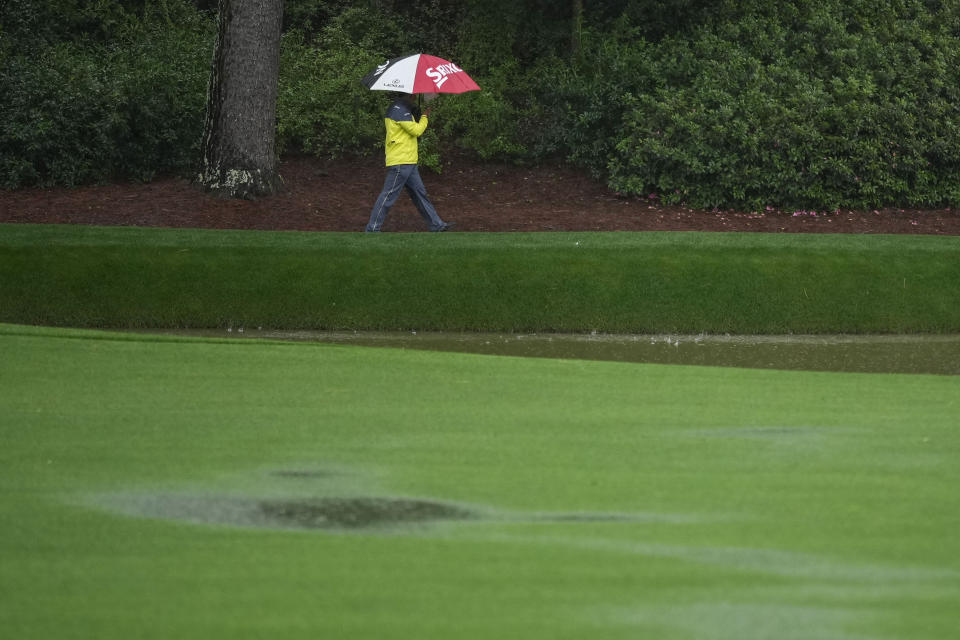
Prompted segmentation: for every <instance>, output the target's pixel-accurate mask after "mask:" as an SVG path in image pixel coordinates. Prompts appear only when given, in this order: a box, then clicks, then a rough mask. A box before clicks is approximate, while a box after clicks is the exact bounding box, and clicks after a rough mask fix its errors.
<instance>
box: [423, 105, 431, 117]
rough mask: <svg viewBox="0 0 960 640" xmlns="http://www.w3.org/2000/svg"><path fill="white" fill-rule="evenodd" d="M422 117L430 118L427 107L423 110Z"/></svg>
mask: <svg viewBox="0 0 960 640" xmlns="http://www.w3.org/2000/svg"><path fill="white" fill-rule="evenodd" d="M423 115H425V116H427V117H428V118H429V117H430V107H427V108H426V109H424V110H423Z"/></svg>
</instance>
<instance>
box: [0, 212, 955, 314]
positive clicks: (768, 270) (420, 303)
mask: <svg viewBox="0 0 960 640" xmlns="http://www.w3.org/2000/svg"><path fill="white" fill-rule="evenodd" d="M0 321H7V322H17V323H25V324H47V325H67V326H98V327H135V326H163V327H174V326H192V327H220V326H227V325H229V324H234V325H246V326H264V327H273V328H376V329H408V328H416V329H438V330H439V329H446V330H494V331H531V330H534V331H549V330H557V331H591V330H598V331H610V332H689V333H697V332H708V333H723V332H730V333H805V332H814V333H818V332H849V333H861V332H954V331H960V238H953V237H929V236H923V237H902V236H897V237H893V236H849V235H846V236H841V235H833V236H822V235H819V236H813V235H767V234H700V233H646V234H615V233H602V234H591V233H557V234H553V233H540V234H441V235H437V234H393V235H381V236H375V237H371V236H364V235H362V234H325V233H259V232H213V231H197V230H158V229H129V228H91V227H72V226H30V225H0Z"/></svg>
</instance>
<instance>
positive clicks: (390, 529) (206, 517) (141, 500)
mask: <svg viewBox="0 0 960 640" xmlns="http://www.w3.org/2000/svg"><path fill="white" fill-rule="evenodd" d="M94 502H95V503H96V504H97V505H98V506H100V507H104V508H107V509H109V510H111V511H114V512H119V513H123V514H125V515H128V516H133V517H139V518H155V519H160V520H169V521H176V522H186V523H191V524H201V525H213V526H230V527H243V528H258V529H285V530H318V531H328V532H343V533H365V532H369V533H402V532H405V531H407V532H409V531H413V530H418V529H423V528H425V527H429V526H431V525H434V526H435V525H439V524H442V523H453V522H501V523H504V522H513V523H544V524H550V523H554V524H576V523H582V524H588V523H630V522H633V523H651V522H654V523H673V524H688V523H692V522H698V521H699V520H700V518H697V517H694V516H689V515H683V514H655V513H591V512H572V513H563V512H560V513H542V512H541V513H529V512H528V513H523V512H516V511H514V512H509V511H497V510H494V509H490V508H487V507H476V506H465V505H461V504H454V503H447V502H441V501H435V500H425V499H418V498H400V497H369V496H361V497H306V498H300V497H298V498H294V497H285V498H265V497H260V498H257V497H247V496H230V495H221V496H215V495H192V494H112V495H102V496H99V497H96V498H95V499H94Z"/></svg>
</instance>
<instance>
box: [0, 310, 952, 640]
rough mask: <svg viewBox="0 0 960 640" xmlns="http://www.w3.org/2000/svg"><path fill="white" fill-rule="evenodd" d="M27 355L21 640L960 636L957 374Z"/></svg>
mask: <svg viewBox="0 0 960 640" xmlns="http://www.w3.org/2000/svg"><path fill="white" fill-rule="evenodd" d="M81 338H82V339H81ZM0 353H2V354H3V357H2V359H0V441H2V442H3V447H0V469H2V472H0V521H2V522H3V526H2V529H0V552H2V556H3V562H2V563H0V601H2V602H3V605H2V606H0V628H3V629H4V631H5V635H9V637H15V638H20V639H24V640H26V639H31V638H52V637H56V638H90V637H97V638H104V639H107V640H109V639H110V638H118V639H119V638H123V639H124V640H125V639H127V638H131V637H137V638H158V639H159V638H163V639H168V638H174V637H176V638H184V639H189V638H198V639H199V638H203V639H204V640H209V639H216V638H230V639H231V640H236V639H239V638H262V637H283V638H317V637H328V638H330V637H349V638H361V639H366V638H370V639H374V638H375V639H377V640H385V639H387V640H389V639H393V638H396V639H401V638H403V639H406V638H412V637H417V638H426V639H433V638H438V639H439V638H443V639H447V638H454V637H456V638H462V639H467V640H469V639H473V638H477V639H483V640H487V639H489V638H494V637H495V638H517V639H520V638H523V639H524V640H535V639H538V638H544V639H547V638H549V639H550V640H554V639H557V638H584V637H602V638H638V637H650V638H657V639H658V640H672V639H687V638H698V639H707V640H726V639H734V638H736V639H737V640H752V639H757V640H759V639H766V638H771V637H776V638H780V639H786V640H791V639H797V640H799V639H800V638H803V639H804V640H810V639H814V640H817V639H822V640H827V639H829V640H835V639H837V638H848V637H849V638H854V637H856V638H911V639H930V640H941V639H942V638H946V637H949V636H950V635H951V634H952V633H954V632H955V630H956V609H955V604H956V602H957V600H958V598H960V562H958V560H957V558H960V539H958V537H957V535H956V532H957V530H958V528H960V520H958V515H957V514H958V513H960V498H958V493H957V491H956V487H957V486H960V434H958V432H957V429H956V426H957V415H958V414H960V387H958V385H960V380H958V379H957V378H955V377H953V378H951V377H934V376H895V375H857V374H824V373H799V372H769V371H765V372H760V371H753V370H729V369H728V370H720V369H710V368H697V367H669V366H654V365H629V364H618V363H599V362H575V361H553V360H522V359H514V358H495V357H485V356H470V355H457V354H437V353H426V352H405V351H394V350H380V349H363V348H350V347H334V346H325V345H295V346H294V345H285V344H265V343H256V342H243V343H235V342H230V341H219V342H205V341H199V340H170V339H148V338H131V337H123V338H121V339H112V338H111V337H110V336H109V335H102V334H89V333H85V332H75V331H63V330H52V329H51V330H48V329H26V328H22V327H10V326H0ZM278 469H288V470H289V469H313V470H326V471H329V472H330V475H329V476H328V477H318V478H314V479H309V478H308V479H290V478H283V477H278V476H276V475H271V473H270V472H271V470H278ZM117 491H191V492H213V493H223V494H234V493H241V494H253V495H318V494H320V495H323V494H330V495H402V496H416V497H424V498H434V499H441V500H453V501H461V502H464V503H468V504H474V505H482V506H487V507H490V508H493V509H502V510H516V511H520V512H549V511H557V512H576V511H583V512H618V513H628V514H637V515H640V516H641V518H640V520H639V521H637V522H613V523H611V522H606V523H602V522H595V523H590V522H579V523H574V522H570V523H553V524H546V523H529V522H528V523H523V522H513V523H510V522H486V523H472V524H462V525H456V526H444V527H441V528H437V529H427V530H423V531H420V532H416V533H413V534H402V535H390V536H372V535H331V534H324V533H295V532H280V531H267V530H238V529H232V528H228V527H204V526H195V525H188V524H182V523H176V522H166V521H155V520H139V519H131V518H127V517H122V516H117V515H113V514H111V513H109V512H104V511H100V510H97V509H94V508H90V507H85V506H81V503H83V502H85V501H86V500H87V499H89V496H90V495H92V494H94V493H98V492H117Z"/></svg>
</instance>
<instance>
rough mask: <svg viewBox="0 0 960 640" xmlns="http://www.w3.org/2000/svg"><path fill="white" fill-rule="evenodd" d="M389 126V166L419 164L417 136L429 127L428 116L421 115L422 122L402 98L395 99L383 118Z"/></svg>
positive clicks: (387, 139) (387, 157)
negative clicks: (415, 116) (414, 115)
mask: <svg viewBox="0 0 960 640" xmlns="http://www.w3.org/2000/svg"><path fill="white" fill-rule="evenodd" d="M383 124H384V125H385V126H386V128H387V137H386V142H385V144H384V146H385V147H386V152H387V153H386V159H387V166H388V167H392V166H393V165H396V164H417V159H418V156H417V138H419V137H420V136H421V135H423V132H424V131H426V129H427V116H421V117H420V122H417V119H416V118H414V117H413V112H412V111H411V109H410V107H409V106H407V105H406V104H405V103H404V102H403V101H402V100H397V101H395V102H394V103H393V104H392V105H390V109H388V110H387V115H386V116H385V117H384V118H383Z"/></svg>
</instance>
